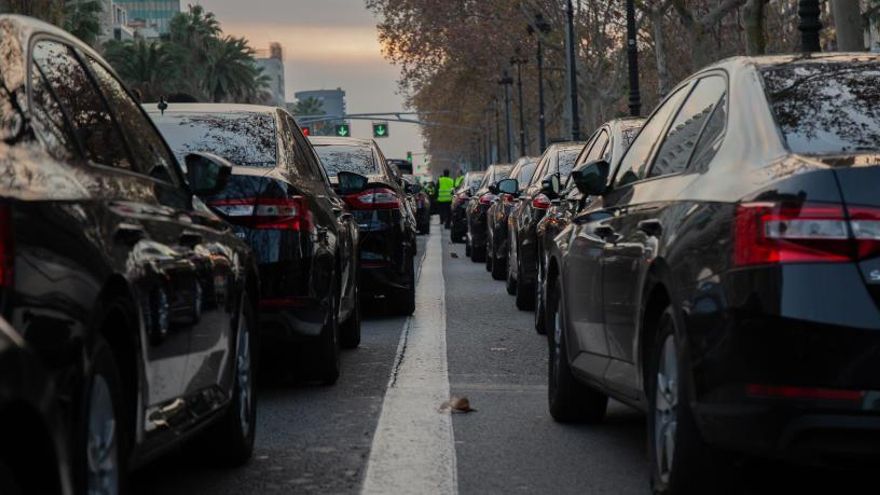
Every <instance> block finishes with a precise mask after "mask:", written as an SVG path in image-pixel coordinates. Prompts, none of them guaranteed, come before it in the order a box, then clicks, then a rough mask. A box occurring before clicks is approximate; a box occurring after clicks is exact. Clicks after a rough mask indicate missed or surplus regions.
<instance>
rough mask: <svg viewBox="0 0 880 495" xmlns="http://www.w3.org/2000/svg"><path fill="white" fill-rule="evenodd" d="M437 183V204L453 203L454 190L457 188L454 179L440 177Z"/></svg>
mask: <svg viewBox="0 0 880 495" xmlns="http://www.w3.org/2000/svg"><path fill="white" fill-rule="evenodd" d="M437 183H438V187H437V202H438V203H449V202H450V201H452V189H453V188H455V183H454V182H453V180H452V177H440V179H439V180H438V181H437Z"/></svg>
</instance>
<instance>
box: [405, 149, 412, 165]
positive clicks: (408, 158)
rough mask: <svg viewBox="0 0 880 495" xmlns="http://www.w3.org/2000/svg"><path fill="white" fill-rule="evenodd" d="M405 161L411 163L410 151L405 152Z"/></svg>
mask: <svg viewBox="0 0 880 495" xmlns="http://www.w3.org/2000/svg"><path fill="white" fill-rule="evenodd" d="M406 161H408V162H410V163H412V151H407V152H406Z"/></svg>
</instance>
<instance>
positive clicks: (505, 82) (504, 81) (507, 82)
mask: <svg viewBox="0 0 880 495" xmlns="http://www.w3.org/2000/svg"><path fill="white" fill-rule="evenodd" d="M498 84H500V85H502V86H504V114H505V117H504V119H505V121H506V122H507V163H510V162H512V161H513V150H512V149H511V146H512V144H513V134H512V133H511V132H512V131H511V128H510V86H511V85H513V78H512V77H510V74H509V73H508V72H507V69H504V75H503V76H502V77H501V79H499V80H498Z"/></svg>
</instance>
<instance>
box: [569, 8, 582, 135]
mask: <svg viewBox="0 0 880 495" xmlns="http://www.w3.org/2000/svg"><path fill="white" fill-rule="evenodd" d="M566 3H567V4H568V5H567V7H566V11H565V15H566V17H567V20H568V22H567V28H568V33H567V34H568V36H567V40H568V43H567V44H568V67H569V69H568V72H569V74H568V77H569V85H570V86H571V88H570V90H571V139H572V141H580V140H581V119H580V114H579V110H578V93H577V89H578V88H577V57H576V48H575V46H574V42H575V40H574V5H573V4H572V2H571V0H568V2H566Z"/></svg>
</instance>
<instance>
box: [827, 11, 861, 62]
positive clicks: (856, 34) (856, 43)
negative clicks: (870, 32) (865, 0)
mask: <svg viewBox="0 0 880 495" xmlns="http://www.w3.org/2000/svg"><path fill="white" fill-rule="evenodd" d="M831 10H832V12H833V14H834V27H835V31H836V32H837V49H838V50H840V51H843V52H860V51H863V50H864V49H865V26H864V24H863V21H862V11H861V0H831Z"/></svg>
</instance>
